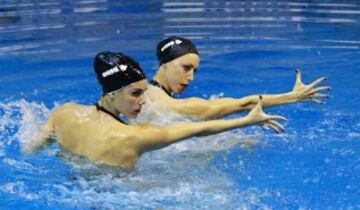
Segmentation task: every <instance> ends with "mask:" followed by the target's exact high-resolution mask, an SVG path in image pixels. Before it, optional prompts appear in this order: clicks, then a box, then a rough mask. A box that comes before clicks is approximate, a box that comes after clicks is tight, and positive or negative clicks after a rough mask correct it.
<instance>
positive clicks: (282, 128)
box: [269, 120, 285, 132]
mask: <svg viewBox="0 0 360 210" xmlns="http://www.w3.org/2000/svg"><path fill="white" fill-rule="evenodd" d="M269 123H270V124H272V125H274V126H276V127H277V128H279V129H280V130H281V131H282V132H285V127H284V126H283V125H281V124H280V123H279V122H277V121H275V120H269Z"/></svg>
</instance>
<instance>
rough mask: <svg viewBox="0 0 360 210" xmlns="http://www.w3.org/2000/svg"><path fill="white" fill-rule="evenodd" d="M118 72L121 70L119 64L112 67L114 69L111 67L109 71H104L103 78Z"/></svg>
mask: <svg viewBox="0 0 360 210" xmlns="http://www.w3.org/2000/svg"><path fill="white" fill-rule="evenodd" d="M117 72H119V68H118V67H117V66H115V67H114V68H112V69H109V70H107V71H104V72H103V73H102V74H101V76H102V77H103V78H105V77H108V76H110V75H113V74H115V73H117Z"/></svg>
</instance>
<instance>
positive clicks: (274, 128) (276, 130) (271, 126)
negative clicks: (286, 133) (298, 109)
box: [266, 123, 280, 133]
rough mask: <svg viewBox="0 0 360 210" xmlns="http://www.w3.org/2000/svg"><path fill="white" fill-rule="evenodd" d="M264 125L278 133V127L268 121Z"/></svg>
mask: <svg viewBox="0 0 360 210" xmlns="http://www.w3.org/2000/svg"><path fill="white" fill-rule="evenodd" d="M266 126H267V127H269V128H271V129H272V130H273V131H274V132H275V133H280V130H279V128H278V127H276V126H275V125H273V124H270V123H268V124H267V125H266Z"/></svg>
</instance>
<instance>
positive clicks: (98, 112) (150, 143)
mask: <svg viewBox="0 0 360 210" xmlns="http://www.w3.org/2000/svg"><path fill="white" fill-rule="evenodd" d="M94 69H95V73H96V75H97V79H98V81H99V83H100V85H101V87H102V91H103V95H102V97H101V98H100V99H99V101H98V102H97V103H96V104H95V105H93V106H85V105H81V104H77V103H66V104H64V105H62V106H60V107H58V108H56V109H55V110H54V111H53V112H52V114H51V116H50V117H49V119H48V122H47V123H46V125H45V126H44V128H43V130H42V132H41V133H40V134H39V138H37V139H36V140H35V141H33V143H32V145H31V146H30V147H29V149H28V152H35V151H36V150H38V149H39V148H41V147H42V146H44V145H45V144H47V143H48V142H49V141H48V139H50V138H52V139H56V140H57V141H58V142H59V144H60V146H61V147H62V148H63V149H65V150H67V151H70V152H72V153H76V154H79V155H83V156H86V157H88V158H89V159H90V160H93V161H95V162H97V163H101V164H106V165H110V166H118V167H120V168H123V169H124V170H127V171H131V170H133V169H134V167H135V166H136V163H137V162H138V160H139V158H140V156H141V155H142V154H143V153H145V152H149V151H153V150H157V149H160V148H163V147H166V146H168V145H170V144H173V143H176V142H179V141H182V140H185V139H188V138H190V137H193V136H196V137H199V136H207V135H212V134H217V133H220V132H224V131H227V130H230V129H236V128H240V127H244V126H249V125H254V124H262V125H264V124H265V125H268V126H270V128H272V129H273V130H274V131H275V132H281V131H284V130H285V129H284V127H283V126H282V125H281V124H280V123H279V122H278V120H286V119H285V118H284V117H282V116H277V115H268V114H265V113H264V112H263V110H262V101H261V98H260V99H259V100H258V101H259V102H258V103H257V105H256V106H255V107H254V109H252V110H251V112H249V114H248V115H247V116H245V117H243V118H238V119H232V120H213V121H206V122H195V123H178V124H172V125H166V126H157V125H151V124H139V125H129V124H127V123H126V122H124V121H123V120H121V119H120V118H119V115H123V116H124V117H127V118H134V117H136V116H137V115H138V113H139V112H140V110H141V108H142V106H143V105H144V103H145V101H144V92H145V91H146V90H147V88H148V83H147V80H146V76H145V74H144V72H143V70H142V69H141V67H140V65H139V64H138V63H137V62H136V61H134V60H133V59H131V58H130V57H128V56H126V55H124V54H121V53H115V52H101V53H99V54H97V55H96V57H95V62H94Z"/></svg>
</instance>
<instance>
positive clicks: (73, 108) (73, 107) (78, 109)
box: [52, 102, 94, 118]
mask: <svg viewBox="0 0 360 210" xmlns="http://www.w3.org/2000/svg"><path fill="white" fill-rule="evenodd" d="M93 111H94V107H92V106H86V105H82V104H77V103H74V102H69V103H65V104H63V105H61V106H59V107H57V108H55V109H54V110H53V111H52V116H53V117H55V118H63V117H64V116H69V115H74V114H77V115H79V114H80V115H83V116H85V115H89V114H91V113H92V112H93Z"/></svg>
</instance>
